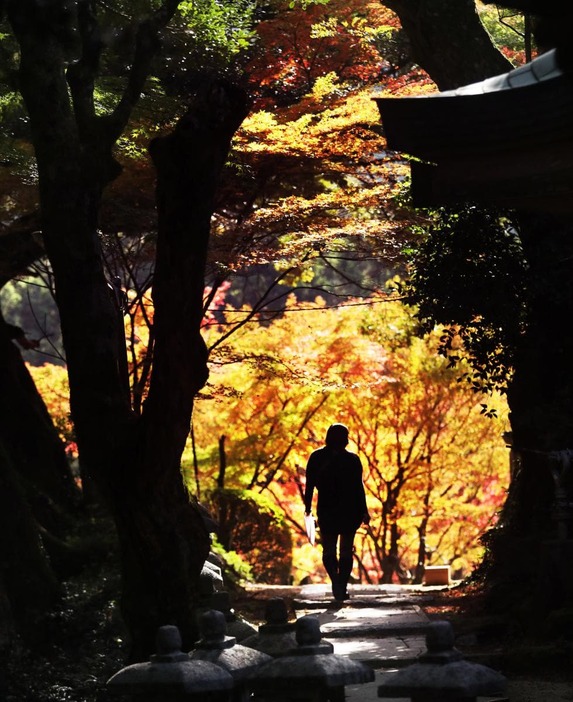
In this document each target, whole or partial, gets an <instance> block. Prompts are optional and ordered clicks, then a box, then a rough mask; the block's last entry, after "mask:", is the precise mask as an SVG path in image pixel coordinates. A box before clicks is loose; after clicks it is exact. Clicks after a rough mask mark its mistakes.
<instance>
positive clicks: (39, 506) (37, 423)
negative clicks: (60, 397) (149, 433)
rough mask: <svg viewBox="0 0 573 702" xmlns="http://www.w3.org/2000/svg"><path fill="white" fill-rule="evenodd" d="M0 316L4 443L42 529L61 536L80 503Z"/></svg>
mask: <svg viewBox="0 0 573 702" xmlns="http://www.w3.org/2000/svg"><path fill="white" fill-rule="evenodd" d="M7 329H8V326H7V325H5V324H4V322H3V319H2V317H1V315H0V387H1V388H2V392H1V393H0V441H1V442H2V443H3V444H4V446H5V448H6V450H7V452H8V454H9V455H10V458H11V461H12V464H13V466H14V468H15V469H16V470H17V471H18V472H19V474H20V479H21V482H22V485H23V487H25V490H26V494H27V497H28V501H29V503H30V504H31V506H32V510H33V512H34V515H35V517H36V519H37V520H38V521H39V523H40V524H42V526H44V527H45V528H46V529H48V530H49V531H51V532H53V533H54V534H56V535H59V536H62V535H63V533H65V528H66V525H67V522H68V519H66V515H67V516H68V518H69V515H70V514H71V513H72V512H73V511H74V509H75V508H76V507H77V505H78V503H79V491H78V489H77V488H76V485H75V483H74V480H73V478H72V474H71V472H70V469H69V465H68V462H67V459H66V454H65V451H64V445H63V443H62V441H61V439H60V437H59V436H58V433H57V431H56V428H55V427H54V425H53V422H52V419H51V417H50V415H49V413H48V410H47V408H46V405H45V404H44V401H43V400H42V398H41V397H40V395H39V393H38V390H37V389H36V386H35V384H34V381H33V380H32V378H31V376H30V373H29V372H28V369H27V368H26V364H25V363H24V361H23V359H22V355H21V354H20V352H19V350H18V349H17V348H16V345H15V344H14V343H13V342H12V340H11V338H10V334H9V333H7Z"/></svg>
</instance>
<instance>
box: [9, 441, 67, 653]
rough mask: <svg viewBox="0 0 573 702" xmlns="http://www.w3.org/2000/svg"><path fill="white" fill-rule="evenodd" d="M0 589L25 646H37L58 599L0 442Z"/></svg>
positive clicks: (44, 557) (53, 578)
mask: <svg viewBox="0 0 573 702" xmlns="http://www.w3.org/2000/svg"><path fill="white" fill-rule="evenodd" d="M0 553H1V554H2V567H1V569H0V589H2V590H3V591H5V592H6V595H7V598H8V601H9V605H10V613H9V614H8V613H6V611H5V612H4V617H5V618H6V617H11V618H12V620H13V621H14V623H15V624H16V628H17V631H18V633H19V634H20V635H21V636H22V637H23V639H24V641H26V643H27V644H29V645H31V646H34V645H37V644H38V643H40V641H39V638H38V632H39V631H40V630H41V627H39V626H38V625H39V620H40V619H41V617H42V616H43V615H44V614H45V613H46V612H47V611H48V610H49V609H50V608H51V607H53V606H54V605H55V604H56V603H57V602H58V601H59V598H60V595H61V592H60V586H59V583H58V582H57V580H56V577H55V576H54V573H53V571H52V569H51V567H50V563H49V562H48V559H47V557H46V552H45V550H44V548H43V546H42V540H41V538H40V534H39V531H38V527H37V524H36V522H35V520H34V517H33V515H32V512H31V510H30V507H29V505H28V502H27V499H26V495H25V493H24V490H23V488H22V486H21V484H20V481H19V479H18V475H17V473H16V471H15V470H14V465H13V463H12V460H11V458H10V455H9V453H8V451H7V450H6V447H5V446H4V445H3V443H2V441H1V440H0Z"/></svg>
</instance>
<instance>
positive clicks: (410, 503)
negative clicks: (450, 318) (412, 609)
mask: <svg viewBox="0 0 573 702" xmlns="http://www.w3.org/2000/svg"><path fill="white" fill-rule="evenodd" d="M437 337H438V334H436V335H435V336H434V335H430V336H426V337H424V338H419V337H418V336H416V334H415V328H414V324H413V322H412V319H411V317H410V313H409V311H408V310H407V309H405V308H403V307H402V306H401V305H400V304H399V303H396V302H391V301H389V300H388V298H384V297H383V296H379V297H377V298H370V299H368V300H354V301H352V302H350V303H349V304H348V305H346V306H340V307H338V308H331V309H330V308H328V307H327V305H326V303H325V302H324V301H323V300H320V299H316V301H315V302H312V303H311V302H305V303H297V302H296V300H295V298H294V296H292V297H291V298H289V300H288V302H287V304H286V309H285V312H284V313H283V314H282V315H281V316H279V317H277V318H276V319H274V320H273V321H272V322H267V323H265V324H264V325H263V326H257V325H250V326H249V327H247V328H244V329H243V330H242V332H241V334H240V335H239V336H236V337H231V338H230V339H229V340H228V348H226V349H225V353H224V354H223V355H222V356H220V357H218V358H219V361H220V362H219V363H216V364H214V366H213V369H212V373H211V378H210V386H209V387H208V389H207V392H206V393H205V395H203V396H201V397H199V399H198V401H197V404H196V410H195V426H196V441H197V445H198V446H199V448H200V455H201V456H202V458H201V461H200V470H201V474H202V476H203V478H202V479H203V485H204V486H205V488H206V489H207V488H208V485H209V483H210V481H211V482H212V481H213V480H214V476H215V475H216V466H217V460H218V458H217V447H216V443H215V441H216V437H218V436H219V435H220V434H221V433H224V434H225V435H226V436H227V437H228V439H227V447H228V454H227V465H228V468H227V476H228V479H229V480H230V481H231V483H230V484H229V487H239V486H250V487H254V488H255V489H258V490H261V491H265V492H267V491H268V493H270V494H271V495H272V497H273V499H274V500H275V502H276V504H278V505H280V508H281V509H282V510H283V511H284V512H286V514H287V515H289V518H290V519H291V520H292V524H293V525H296V528H295V537H296V538H295V541H296V539H297V538H298V539H299V540H298V541H296V543H299V544H300V549H301V550H300V553H299V551H298V548H299V547H298V546H297V548H295V567H296V568H300V569H301V570H302V568H303V566H302V565H301V564H302V563H304V562H306V558H307V555H305V553H304V543H305V539H304V531H303V524H302V508H301V504H302V503H301V490H302V486H303V479H304V466H305V464H306V460H307V457H308V455H309V453H310V452H311V451H312V450H313V449H315V448H318V447H319V446H320V445H321V444H322V441H323V437H324V434H325V431H326V428H327V427H328V425H329V424H330V423H332V422H333V421H342V422H345V423H347V424H348V425H349V427H350V433H351V449H352V450H358V452H359V455H360V456H361V459H362V462H363V465H364V468H365V472H364V477H365V482H366V489H367V494H368V501H369V507H370V508H371V513H372V515H373V520H372V523H371V525H370V528H369V530H368V533H366V532H361V533H360V535H359V537H358V539H357V548H358V552H359V553H360V554H362V557H363V559H364V566H365V569H366V570H367V571H368V572H369V573H370V574H371V576H372V574H374V573H376V572H378V573H379V572H380V568H381V562H382V560H381V559H382V558H383V556H384V555H385V554H386V553H387V552H388V549H389V546H390V542H389V538H390V534H391V530H392V528H394V527H395V528H397V529H398V532H399V534H400V535H399V539H398V547H399V553H400V555H401V556H402V558H403V560H404V561H405V563H406V565H408V566H410V567H413V566H414V565H415V564H416V562H417V550H418V546H419V533H420V530H421V529H422V530H425V531H424V533H425V537H426V542H427V546H428V549H429V550H431V551H432V554H433V555H432V556H431V559H432V561H431V562H441V561H442V560H445V561H447V562H451V563H452V564H453V566H454V567H455V568H457V569H465V572H468V570H469V568H470V566H471V564H472V563H473V562H474V561H475V560H477V559H478V557H479V554H480V548H481V547H480V544H479V541H478V538H479V536H480V534H481V532H482V531H483V529H485V528H486V527H487V526H488V525H489V524H490V523H491V522H492V520H493V519H495V514H496V511H497V509H498V508H499V506H500V505H501V504H502V502H503V499H504V497H505V488H506V485H507V477H508V476H507V472H508V471H507V450H506V448H505V446H504V444H503V441H502V440H501V433H502V426H503V404H500V405H499V409H500V412H499V414H500V417H501V419H495V420H492V419H488V418H486V417H483V416H482V415H480V413H479V402H480V398H479V397H476V396H475V395H474V394H473V393H472V392H471V390H470V389H469V388H468V387H467V386H466V385H464V384H463V383H458V382H457V371H452V370H451V369H448V368H447V367H446V365H447V364H446V363H445V361H444V360H443V359H441V358H439V357H438V356H437V355H436V354H435V348H436V345H437ZM241 357H243V358H244V360H243V361H241ZM229 360H232V363H229V362H228V361H229ZM229 387H231V388H233V389H234V390H235V393H234V394H229V393H227V392H226V388H229ZM209 447H210V448H209ZM392 525H394V527H392ZM424 525H425V526H424ZM293 528H294V527H293ZM296 529H298V531H297V530H296ZM297 534H298V536H296V535H297ZM375 554H378V555H375ZM296 564H298V565H296Z"/></svg>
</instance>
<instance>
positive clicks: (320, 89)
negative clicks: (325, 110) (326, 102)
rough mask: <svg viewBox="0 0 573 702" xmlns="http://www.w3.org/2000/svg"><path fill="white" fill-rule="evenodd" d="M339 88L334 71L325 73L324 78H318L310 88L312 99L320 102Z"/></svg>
mask: <svg viewBox="0 0 573 702" xmlns="http://www.w3.org/2000/svg"><path fill="white" fill-rule="evenodd" d="M338 87H339V80H338V76H337V75H336V73H335V72H334V71H331V72H330V73H327V74H326V75H325V76H320V77H319V78H317V79H316V81H315V83H314V85H313V87H312V93H311V95H312V97H313V98H314V99H315V100H320V99H321V98H323V97H326V96H327V95H332V93H334V92H335V90H337V88H338Z"/></svg>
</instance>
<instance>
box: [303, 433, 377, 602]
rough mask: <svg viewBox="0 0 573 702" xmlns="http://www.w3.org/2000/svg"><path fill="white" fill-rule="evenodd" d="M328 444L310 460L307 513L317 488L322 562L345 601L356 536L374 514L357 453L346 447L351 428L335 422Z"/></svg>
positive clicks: (337, 595) (334, 591)
mask: <svg viewBox="0 0 573 702" xmlns="http://www.w3.org/2000/svg"><path fill="white" fill-rule="evenodd" d="M325 444H326V445H325V446H323V447H322V448H320V449H317V450H316V451H313V452H312V453H311V455H310V457H309V459H308V463H307V466H306V486H305V492H304V509H305V514H306V515H307V516H309V515H311V514H312V499H313V495H314V490H315V488H316V491H317V493H318V499H317V509H316V514H317V519H318V528H319V530H320V540H321V544H322V562H323V564H324V567H325V569H326V572H327V573H328V577H329V578H330V580H331V582H332V594H333V595H334V598H335V599H336V600H338V601H340V602H342V601H344V600H346V599H348V592H347V589H346V587H347V585H348V581H349V580H350V574H351V572H352V562H353V555H352V554H353V547H354V536H355V534H356V531H357V529H358V527H359V526H360V525H361V524H362V523H364V524H368V523H369V521H370V516H369V514H368V509H367V507H366V495H365V493H364V484H363V482H362V464H361V463H360V459H359V458H358V456H357V455H356V454H355V453H351V452H350V451H347V450H346V446H347V445H348V427H346V426H345V425H344V424H332V425H331V426H330V427H329V428H328V431H327V432H326V439H325Z"/></svg>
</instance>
